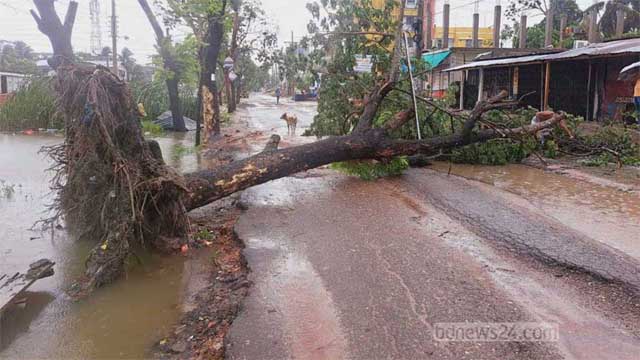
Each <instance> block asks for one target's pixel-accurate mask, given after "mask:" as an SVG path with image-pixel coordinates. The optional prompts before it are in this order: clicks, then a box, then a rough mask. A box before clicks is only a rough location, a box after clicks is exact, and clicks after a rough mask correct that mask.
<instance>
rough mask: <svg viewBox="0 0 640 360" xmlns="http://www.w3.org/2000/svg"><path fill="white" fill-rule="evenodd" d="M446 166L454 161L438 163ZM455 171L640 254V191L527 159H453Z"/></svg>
mask: <svg viewBox="0 0 640 360" xmlns="http://www.w3.org/2000/svg"><path fill="white" fill-rule="evenodd" d="M434 167H435V168H436V169H437V170H440V171H443V172H447V171H448V170H449V165H448V164H445V163H437V164H435V165H434ZM451 173H452V174H454V175H458V176H462V177H465V178H468V179H473V180H478V181H481V182H484V183H486V184H489V185H492V186H495V187H498V188H500V189H503V190H506V191H508V192H512V193H515V194H517V195H520V196H521V197H523V198H526V199H527V201H528V202H529V203H530V204H532V205H533V206H535V207H537V208H539V209H540V210H542V211H543V212H544V213H545V214H546V215H549V216H551V217H554V218H556V219H558V220H559V221H560V222H562V223H563V224H565V225H567V226H570V227H572V228H574V229H575V230H577V231H580V232H582V233H583V234H586V235H588V236H589V237H591V238H593V239H595V240H598V241H600V242H603V243H605V244H607V245H609V246H612V247H614V248H617V249H618V250H621V251H623V252H625V253H627V254H629V255H631V256H633V257H635V258H637V259H640V238H639V237H638V234H639V233H640V194H638V193H637V192H630V191H623V190H620V189H618V188H615V187H611V186H605V185H603V184H598V183H597V182H595V181H593V182H590V181H584V180H577V179H574V178H571V177H568V176H564V175H560V174H555V173H551V172H545V171H542V170H540V169H536V168H533V167H529V166H525V165H508V166H475V165H459V164H454V165H453V166H452V168H451Z"/></svg>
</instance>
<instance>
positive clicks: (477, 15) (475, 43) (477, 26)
mask: <svg viewBox="0 0 640 360" xmlns="http://www.w3.org/2000/svg"><path fill="white" fill-rule="evenodd" d="M479 11H480V2H479V1H478V0H476V2H475V6H474V11H473V34H472V35H471V37H472V40H471V44H472V47H474V48H478V47H480V42H479V41H478V37H479V32H480V13H479Z"/></svg>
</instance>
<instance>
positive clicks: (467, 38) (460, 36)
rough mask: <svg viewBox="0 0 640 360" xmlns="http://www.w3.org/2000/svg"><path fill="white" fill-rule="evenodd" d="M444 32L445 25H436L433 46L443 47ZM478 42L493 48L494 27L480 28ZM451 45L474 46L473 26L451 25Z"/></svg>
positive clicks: (459, 46)
mask: <svg viewBox="0 0 640 360" xmlns="http://www.w3.org/2000/svg"><path fill="white" fill-rule="evenodd" d="M443 34H444V28H443V27H441V26H440V27H436V28H435V31H434V36H433V46H434V47H436V48H438V49H442V44H443V41H442V40H443V39H442V35H443ZM478 43H479V44H480V47H481V48H492V47H494V46H493V28H491V27H484V28H480V29H478ZM449 47H451V48H470V47H473V28H472V27H450V28H449Z"/></svg>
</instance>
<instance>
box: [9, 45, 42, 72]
mask: <svg viewBox="0 0 640 360" xmlns="http://www.w3.org/2000/svg"><path fill="white" fill-rule="evenodd" d="M0 70H3V71H9V72H17V73H26V74H33V73H35V72H36V70H37V69H36V62H35V57H34V55H33V50H32V49H31V48H30V47H29V45H27V44H26V43H24V42H22V41H17V42H15V43H14V44H13V45H11V44H9V45H5V46H3V47H2V49H0Z"/></svg>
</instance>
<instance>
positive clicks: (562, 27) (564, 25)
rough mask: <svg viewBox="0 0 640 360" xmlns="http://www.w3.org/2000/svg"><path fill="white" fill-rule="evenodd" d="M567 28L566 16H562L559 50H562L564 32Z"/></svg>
mask: <svg viewBox="0 0 640 360" xmlns="http://www.w3.org/2000/svg"><path fill="white" fill-rule="evenodd" d="M566 27H567V15H564V14H563V15H562V16H561V17H560V46H559V47H560V48H561V49H562V48H564V31H565V29H566Z"/></svg>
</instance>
